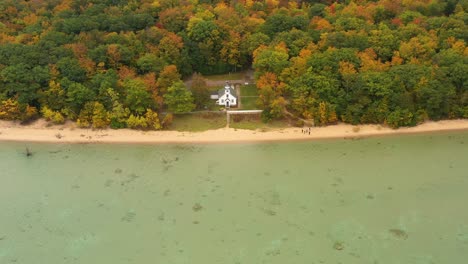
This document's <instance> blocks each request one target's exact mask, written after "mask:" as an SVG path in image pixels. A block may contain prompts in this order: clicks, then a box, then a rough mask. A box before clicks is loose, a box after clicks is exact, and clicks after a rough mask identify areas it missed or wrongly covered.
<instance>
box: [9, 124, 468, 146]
mask: <svg viewBox="0 0 468 264" xmlns="http://www.w3.org/2000/svg"><path fill="white" fill-rule="evenodd" d="M356 127H358V128H359V130H358V131H356ZM310 131H311V132H310V135H309V133H308V132H307V133H306V134H304V133H302V132H301V128H299V127H288V128H278V129H272V130H268V131H259V130H243V129H234V128H221V129H216V130H207V131H203V132H180V131H139V130H131V129H119V130H113V129H105V130H92V129H82V128H77V127H76V125H75V124H74V123H71V122H69V123H66V124H64V125H53V126H48V124H47V122H46V121H44V120H37V121H35V122H33V123H31V124H29V125H20V124H19V123H16V122H12V121H0V142H7V141H11V142H43V143H69V144H72V143H75V144H83V143H92V144H99V143H104V144H118V143H121V144H178V143H183V144H187V143H201V144H208V143H249V142H277V141H308V140H325V139H354V138H367V137H376V136H391V135H403V134H428V133H438V132H451V131H468V119H457V120H444V121H436V122H433V121H430V122H426V123H423V124H421V125H418V126H415V127H405V128H399V129H391V128H388V127H383V126H381V125H358V126H353V125H348V124H337V125H331V126H326V127H312V128H311V130H310Z"/></svg>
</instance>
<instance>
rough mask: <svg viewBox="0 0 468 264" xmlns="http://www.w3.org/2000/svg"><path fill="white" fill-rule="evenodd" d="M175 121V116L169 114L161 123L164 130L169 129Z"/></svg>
mask: <svg viewBox="0 0 468 264" xmlns="http://www.w3.org/2000/svg"><path fill="white" fill-rule="evenodd" d="M173 120H174V115H173V114H167V115H166V116H165V117H164V119H163V120H162V122H161V125H162V127H163V128H164V129H167V128H169V127H170V126H171V124H172V121H173Z"/></svg>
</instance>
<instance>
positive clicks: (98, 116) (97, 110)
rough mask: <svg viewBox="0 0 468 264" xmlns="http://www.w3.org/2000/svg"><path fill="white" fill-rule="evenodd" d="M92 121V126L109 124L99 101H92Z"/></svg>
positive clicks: (107, 116) (104, 126)
mask: <svg viewBox="0 0 468 264" xmlns="http://www.w3.org/2000/svg"><path fill="white" fill-rule="evenodd" d="M92 121H93V124H92V126H93V128H106V127H108V126H109V123H110V120H109V115H108V114H107V111H106V109H105V108H104V106H103V105H102V104H101V103H99V102H95V103H94V109H93V118H92Z"/></svg>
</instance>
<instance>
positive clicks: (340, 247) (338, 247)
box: [333, 242, 344, 250]
mask: <svg viewBox="0 0 468 264" xmlns="http://www.w3.org/2000/svg"><path fill="white" fill-rule="evenodd" d="M333 248H334V249H336V250H343V249H344V244H343V242H335V244H333Z"/></svg>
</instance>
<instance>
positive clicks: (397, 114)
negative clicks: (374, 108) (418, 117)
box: [385, 108, 415, 128]
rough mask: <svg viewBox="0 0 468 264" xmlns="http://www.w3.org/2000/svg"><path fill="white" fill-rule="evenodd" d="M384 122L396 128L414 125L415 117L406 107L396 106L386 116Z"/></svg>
mask: <svg viewBox="0 0 468 264" xmlns="http://www.w3.org/2000/svg"><path fill="white" fill-rule="evenodd" d="M385 123H386V124H387V125H388V126H390V127H392V128H398V127H401V126H414V125H415V118H414V115H413V113H412V112H411V111H409V110H408V109H400V108H398V109H396V110H395V111H393V112H391V113H390V114H389V115H388V116H387V119H386V120H385Z"/></svg>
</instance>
